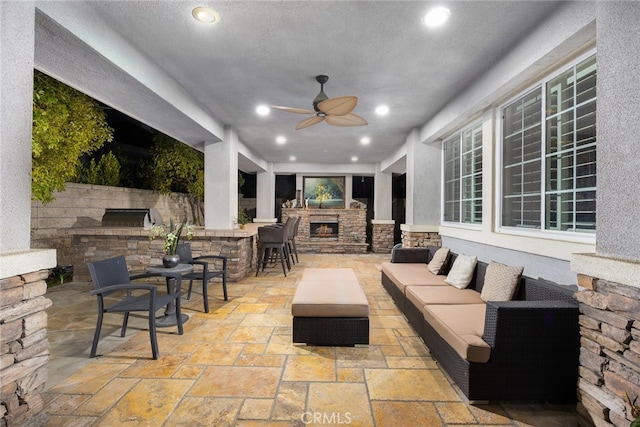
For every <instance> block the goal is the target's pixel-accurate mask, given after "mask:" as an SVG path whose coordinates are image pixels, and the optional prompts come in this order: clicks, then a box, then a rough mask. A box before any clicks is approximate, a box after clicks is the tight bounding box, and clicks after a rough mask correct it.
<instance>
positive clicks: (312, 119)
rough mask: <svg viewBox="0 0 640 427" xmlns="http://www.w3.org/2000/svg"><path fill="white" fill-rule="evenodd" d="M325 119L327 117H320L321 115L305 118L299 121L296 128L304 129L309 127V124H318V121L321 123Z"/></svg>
mask: <svg viewBox="0 0 640 427" xmlns="http://www.w3.org/2000/svg"><path fill="white" fill-rule="evenodd" d="M324 119H325V118H324V117H320V116H314V117H309V118H308V119H304V120H303V121H301V122H300V123H298V124H297V126H296V130H300V129H304V128H306V127H309V126H313V125H317V124H318V123H320V122H321V121H323V120H324Z"/></svg>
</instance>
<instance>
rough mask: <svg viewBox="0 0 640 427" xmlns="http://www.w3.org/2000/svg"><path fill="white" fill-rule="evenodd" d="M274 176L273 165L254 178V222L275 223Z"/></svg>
mask: <svg viewBox="0 0 640 427" xmlns="http://www.w3.org/2000/svg"><path fill="white" fill-rule="evenodd" d="M275 203H276V174H275V172H274V171H273V163H269V164H268V165H267V170H266V171H263V172H258V175H257V177H256V218H255V219H254V220H253V221H254V222H268V223H271V222H275V221H276V218H275Z"/></svg>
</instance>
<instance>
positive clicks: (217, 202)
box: [204, 126, 238, 230]
mask: <svg viewBox="0 0 640 427" xmlns="http://www.w3.org/2000/svg"><path fill="white" fill-rule="evenodd" d="M237 216H238V133H237V132H236V131H235V130H234V129H232V128H231V127H230V126H225V128H224V139H223V140H222V141H220V142H210V141H205V144H204V226H205V228H208V229H222V230H229V229H232V228H234V227H235V221H236V219H237Z"/></svg>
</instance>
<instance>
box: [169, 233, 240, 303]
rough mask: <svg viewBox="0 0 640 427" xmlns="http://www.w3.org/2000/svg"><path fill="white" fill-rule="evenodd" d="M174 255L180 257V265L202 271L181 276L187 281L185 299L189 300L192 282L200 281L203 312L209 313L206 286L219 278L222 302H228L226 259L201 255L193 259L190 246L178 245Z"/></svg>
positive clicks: (220, 256) (185, 244) (186, 244)
mask: <svg viewBox="0 0 640 427" xmlns="http://www.w3.org/2000/svg"><path fill="white" fill-rule="evenodd" d="M176 253H177V254H178V255H180V263H183V264H192V265H199V266H201V267H202V269H198V271H193V272H191V273H187V274H185V275H183V276H182V278H183V279H189V291H188V292H187V299H188V300H190V299H191V288H192V287H193V281H194V280H200V281H202V298H203V299H204V312H205V313H208V312H209V297H208V296H207V285H208V284H209V280H211V279H213V278H216V277H220V278H221V279H222V293H223V296H224V300H225V301H228V300H229V298H228V296H227V257H225V256H222V255H202V256H198V257H195V258H194V257H193V255H192V254H191V244H189V243H180V244H179V245H178V249H177V250H176Z"/></svg>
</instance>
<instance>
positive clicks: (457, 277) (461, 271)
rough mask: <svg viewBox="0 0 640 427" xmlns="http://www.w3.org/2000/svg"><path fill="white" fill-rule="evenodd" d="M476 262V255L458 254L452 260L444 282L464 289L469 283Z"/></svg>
mask: <svg viewBox="0 0 640 427" xmlns="http://www.w3.org/2000/svg"><path fill="white" fill-rule="evenodd" d="M477 262H478V257H476V256H469V255H462V254H460V255H458V257H457V258H456V260H455V261H454V262H453V266H452V267H451V270H449V274H448V275H447V278H446V279H444V281H445V283H448V284H450V285H451V286H455V287H456V288H458V289H465V288H466V287H467V286H469V283H471V279H472V278H473V271H474V270H475V269H476V263H477Z"/></svg>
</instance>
